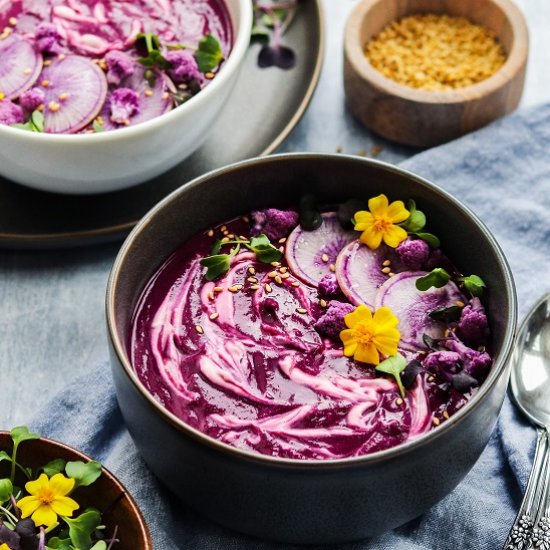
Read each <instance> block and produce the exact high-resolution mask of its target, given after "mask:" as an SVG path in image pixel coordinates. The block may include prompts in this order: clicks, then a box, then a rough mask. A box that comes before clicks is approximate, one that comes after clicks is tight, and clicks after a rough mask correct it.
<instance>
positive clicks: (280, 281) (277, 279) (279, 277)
mask: <svg viewBox="0 0 550 550" xmlns="http://www.w3.org/2000/svg"><path fill="white" fill-rule="evenodd" d="M275 282H276V283H277V284H278V285H281V284H283V280H282V279H281V276H280V275H277V277H275Z"/></svg>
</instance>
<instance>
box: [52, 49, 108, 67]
mask: <svg viewBox="0 0 550 550" xmlns="http://www.w3.org/2000/svg"><path fill="white" fill-rule="evenodd" d="M57 59H59V61H63V60H64V59H65V54H64V53H60V54H59V55H58V56H57ZM102 61H103V64H102V63H101V62H102ZM99 66H100V67H101V68H102V69H103V68H105V69H106V68H107V63H106V62H105V61H104V60H103V59H101V60H100V61H99Z"/></svg>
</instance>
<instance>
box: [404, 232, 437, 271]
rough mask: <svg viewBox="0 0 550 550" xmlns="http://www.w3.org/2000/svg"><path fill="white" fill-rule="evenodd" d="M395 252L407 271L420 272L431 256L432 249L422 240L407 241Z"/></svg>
mask: <svg viewBox="0 0 550 550" xmlns="http://www.w3.org/2000/svg"><path fill="white" fill-rule="evenodd" d="M395 251H396V252H397V254H399V257H400V258H401V261H402V262H403V263H404V264H405V266H406V267H407V269H411V270H413V271H418V270H420V269H422V265H423V264H424V263H425V262H426V260H427V259H428V257H429V256H430V247H429V246H428V244H427V243H426V242H424V241H423V240H422V239H414V240H412V239H407V240H405V241H403V242H402V243H401V244H400V245H399V246H398V247H397V248H396V249H395Z"/></svg>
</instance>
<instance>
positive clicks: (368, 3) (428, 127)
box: [344, 0, 529, 147]
mask: <svg viewBox="0 0 550 550" xmlns="http://www.w3.org/2000/svg"><path fill="white" fill-rule="evenodd" d="M416 13H446V14H449V15H455V16H465V17H467V18H469V19H470V20H471V21H473V22H474V23H477V24H480V25H483V26H485V27H487V28H489V29H491V30H492V31H494V32H495V34H496V36H497V37H498V39H499V40H500V41H501V43H502V45H503V47H504V49H505V51H506V53H507V60H506V63H505V64H504V66H503V67H502V68H501V69H500V70H499V71H498V72H497V73H495V74H494V75H493V76H491V77H490V78H488V79H486V80H484V81H482V82H479V83H478V84H475V85H473V86H468V87H466V88H460V89H457V90H452V91H444V92H429V91H424V90H418V89H415V88H412V87H409V86H405V85H402V84H398V83H397V82H394V81H393V80H390V79H389V78H386V77H385V76H384V75H382V74H381V73H380V72H379V71H377V70H376V69H374V67H372V65H371V64H370V63H369V62H368V60H367V58H366V57H365V54H364V47H365V44H366V43H367V42H368V41H369V40H370V39H371V38H372V37H373V36H374V35H375V34H377V33H378V32H379V31H380V30H382V28H383V27H385V26H386V25H387V24H388V23H390V22H391V21H393V20H395V19H399V18H401V17H404V16H406V15H412V14H416ZM528 49H529V38H528V31H527V25H526V23H525V20H524V18H523V15H522V13H521V11H520V10H519V9H518V8H517V7H516V6H515V5H514V4H513V3H512V2H511V1H510V0H364V1H362V2H360V3H359V4H358V5H357V7H356V8H355V9H354V10H353V12H352V13H351V15H350V17H349V19H348V22H347V25H346V30H345V43H344V88H345V92H346V98H347V101H348V105H349V107H350V109H351V111H352V113H353V114H354V115H355V116H356V117H357V118H358V119H359V120H360V121H361V122H362V123H363V124H364V125H365V126H366V127H367V128H369V129H371V130H372V131H374V132H376V133H378V134H380V135H382V136H384V137H386V138H388V139H390V140H393V141H396V142H399V143H403V144H406V145H412V146H416V147H431V146H434V145H438V144H440V143H444V142H446V141H449V140H451V139H454V138H457V137H459V136H461V135H463V134H466V133H468V132H471V131H473V130H476V129H478V128H480V127H482V126H485V125H486V124H488V123H489V122H492V121H493V120H495V119H497V118H499V117H501V116H503V115H505V114H508V113H510V112H511V111H513V110H514V109H515V108H516V107H517V105H518V103H519V101H520V99H521V94H522V91H523V85H524V80H525V69H526V65H527V57H528Z"/></svg>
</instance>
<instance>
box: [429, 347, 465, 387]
mask: <svg viewBox="0 0 550 550" xmlns="http://www.w3.org/2000/svg"><path fill="white" fill-rule="evenodd" d="M422 365H423V366H424V367H425V368H426V369H428V370H429V371H431V372H432V373H434V374H437V375H440V376H441V377H443V378H444V379H448V380H450V379H451V377H452V375H453V374H456V372H458V371H459V370H460V365H461V356H460V354H459V353H457V352H456V351H434V352H433V353H430V354H429V355H427V356H426V357H425V359H424V360H423V361H422Z"/></svg>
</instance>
